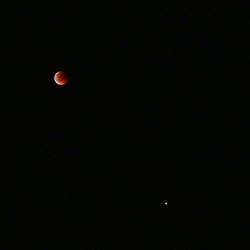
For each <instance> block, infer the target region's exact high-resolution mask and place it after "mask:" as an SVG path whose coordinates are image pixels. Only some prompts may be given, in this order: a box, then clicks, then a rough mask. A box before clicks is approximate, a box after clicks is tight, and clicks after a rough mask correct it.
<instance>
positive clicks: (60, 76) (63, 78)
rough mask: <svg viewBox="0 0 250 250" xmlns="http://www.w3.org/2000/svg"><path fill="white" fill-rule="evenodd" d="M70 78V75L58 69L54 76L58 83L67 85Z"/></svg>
mask: <svg viewBox="0 0 250 250" xmlns="http://www.w3.org/2000/svg"><path fill="white" fill-rule="evenodd" d="M68 80H69V79H68V75H67V74H66V73H65V72H64V71H58V72H57V73H56V74H55V76H54V81H55V82H56V84H58V85H65V84H66V83H67V82H68Z"/></svg>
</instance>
